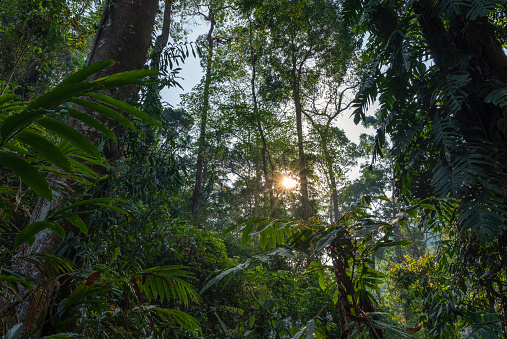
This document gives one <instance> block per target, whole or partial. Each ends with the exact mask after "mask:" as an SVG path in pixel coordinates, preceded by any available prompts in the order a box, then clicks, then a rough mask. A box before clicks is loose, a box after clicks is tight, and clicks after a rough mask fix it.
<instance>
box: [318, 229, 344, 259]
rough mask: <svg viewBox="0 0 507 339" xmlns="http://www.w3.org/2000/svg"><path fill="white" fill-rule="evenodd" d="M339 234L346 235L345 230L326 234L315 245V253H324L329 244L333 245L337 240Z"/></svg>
mask: <svg viewBox="0 0 507 339" xmlns="http://www.w3.org/2000/svg"><path fill="white" fill-rule="evenodd" d="M338 233H345V231H344V230H343V229H339V230H333V231H331V232H329V233H328V234H326V235H325V236H324V237H323V238H322V239H320V240H319V241H318V242H317V244H316V245H315V252H316V253H319V252H322V251H323V250H324V249H325V248H326V247H327V246H328V245H329V244H331V243H332V242H333V241H334V239H335V238H336V236H337V234H338Z"/></svg>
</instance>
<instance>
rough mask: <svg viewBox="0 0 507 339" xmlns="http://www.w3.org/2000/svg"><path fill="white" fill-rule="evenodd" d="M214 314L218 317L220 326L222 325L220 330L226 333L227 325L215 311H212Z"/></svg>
mask: <svg viewBox="0 0 507 339" xmlns="http://www.w3.org/2000/svg"><path fill="white" fill-rule="evenodd" d="M213 313H214V314H215V317H217V319H218V322H219V323H220V326H221V327H222V330H223V331H224V333H225V334H227V331H228V330H229V329H228V328H227V325H225V323H224V322H223V321H222V319H220V317H219V316H218V314H217V312H213Z"/></svg>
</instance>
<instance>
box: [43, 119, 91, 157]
mask: <svg viewBox="0 0 507 339" xmlns="http://www.w3.org/2000/svg"><path fill="white" fill-rule="evenodd" d="M37 123H38V124H39V125H41V126H43V127H45V128H47V129H49V130H51V131H52V132H54V133H56V135H58V136H60V137H61V138H63V139H65V140H67V141H69V142H70V143H72V144H73V145H74V146H76V147H78V148H80V149H82V150H83V151H85V152H86V153H88V154H90V155H91V156H94V157H96V158H101V155H100V152H99V150H98V149H97V147H95V145H94V144H93V143H92V142H91V141H90V140H88V139H87V138H86V137H85V136H84V135H82V134H81V133H79V132H78V131H77V130H75V129H74V128H72V127H70V126H68V125H66V124H64V123H63V122H60V121H58V120H55V119H50V118H42V119H39V121H38V122H37Z"/></svg>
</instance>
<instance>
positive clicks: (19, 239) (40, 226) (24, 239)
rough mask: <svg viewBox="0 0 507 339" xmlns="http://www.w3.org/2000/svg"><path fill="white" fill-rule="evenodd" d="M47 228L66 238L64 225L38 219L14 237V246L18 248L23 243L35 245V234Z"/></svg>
mask: <svg viewBox="0 0 507 339" xmlns="http://www.w3.org/2000/svg"><path fill="white" fill-rule="evenodd" d="M47 228H49V229H50V230H51V231H53V232H54V233H55V234H56V235H57V236H59V237H60V238H62V239H63V238H65V231H64V230H63V228H62V226H60V225H58V224H57V223H55V222H49V221H36V222H33V223H31V224H29V225H28V226H26V227H25V228H24V229H23V230H22V231H21V232H19V234H18V235H17V236H16V238H15V239H14V248H16V249H17V248H18V247H19V246H20V245H21V244H23V243H27V244H28V245H33V243H34V242H35V236H36V235H37V234H38V233H39V232H41V231H43V230H45V229H47Z"/></svg>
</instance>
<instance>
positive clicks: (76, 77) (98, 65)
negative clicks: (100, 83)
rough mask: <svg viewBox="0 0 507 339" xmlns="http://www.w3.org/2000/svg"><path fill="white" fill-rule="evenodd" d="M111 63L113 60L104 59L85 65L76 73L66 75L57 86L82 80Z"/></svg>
mask: <svg viewBox="0 0 507 339" xmlns="http://www.w3.org/2000/svg"><path fill="white" fill-rule="evenodd" d="M113 64H114V61H113V60H104V61H100V62H95V63H93V64H91V65H90V66H87V67H85V68H83V69H81V70H79V71H77V72H76V73H74V74H72V75H70V76H68V77H67V78H65V79H64V80H63V81H62V82H61V83H60V85H59V86H63V85H70V84H73V83H77V82H81V81H84V80H86V79H88V78H89V77H90V76H92V75H93V74H95V73H97V72H100V71H101V70H103V69H105V68H107V67H109V66H112V65H113Z"/></svg>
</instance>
